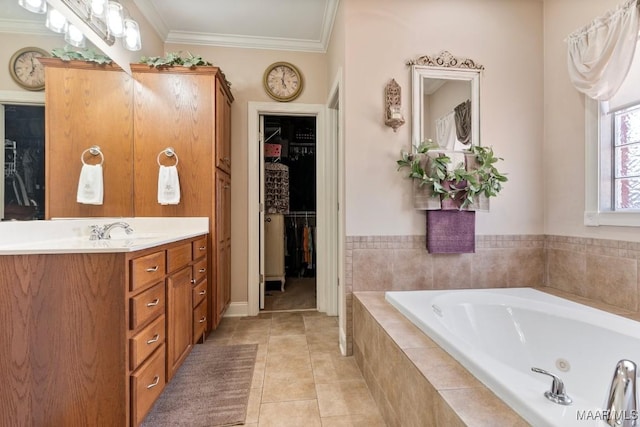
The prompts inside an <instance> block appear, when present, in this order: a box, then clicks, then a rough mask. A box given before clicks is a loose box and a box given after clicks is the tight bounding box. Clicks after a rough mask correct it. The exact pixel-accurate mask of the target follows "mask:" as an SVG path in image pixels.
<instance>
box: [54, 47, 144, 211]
mask: <svg viewBox="0 0 640 427" xmlns="http://www.w3.org/2000/svg"><path fill="white" fill-rule="evenodd" d="M44 61H46V68H45V70H46V85H47V90H46V93H45V97H46V101H45V102H46V108H45V133H46V137H45V138H46V143H45V158H46V165H45V167H46V173H45V186H46V192H45V216H46V218H47V219H49V218H52V217H96V216H100V217H103V216H109V217H129V216H133V200H132V197H131V194H132V190H133V159H132V145H131V143H132V139H133V81H132V79H131V77H130V76H129V75H128V74H126V73H125V72H123V71H119V70H118V71H116V70H112V69H110V67H104V69H103V68H97V67H95V66H91V65H87V64H86V63H84V62H80V63H78V62H75V61H72V62H63V61H58V60H56V59H53V58H47V59H45V60H44ZM93 145H97V146H99V147H100V150H101V152H102V154H103V156H104V162H103V164H102V177H103V191H104V197H103V203H102V204H101V205H91V204H80V203H78V202H77V201H76V194H77V188H78V180H79V178H80V170H81V169H82V160H81V157H82V158H84V161H85V162H86V163H87V164H98V163H100V162H101V161H102V159H101V157H100V156H99V155H92V154H91V153H89V152H88V151H87V152H85V150H88V149H89V148H90V147H91V146H93ZM83 152H85V153H84V156H83V155H82V153H83Z"/></svg>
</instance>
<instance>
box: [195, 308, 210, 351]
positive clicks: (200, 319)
mask: <svg viewBox="0 0 640 427" xmlns="http://www.w3.org/2000/svg"><path fill="white" fill-rule="evenodd" d="M206 330H207V303H206V302H205V301H203V302H202V303H200V305H199V306H197V307H196V308H194V309H193V342H194V343H196V342H198V340H199V339H200V337H202V334H204V331H206Z"/></svg>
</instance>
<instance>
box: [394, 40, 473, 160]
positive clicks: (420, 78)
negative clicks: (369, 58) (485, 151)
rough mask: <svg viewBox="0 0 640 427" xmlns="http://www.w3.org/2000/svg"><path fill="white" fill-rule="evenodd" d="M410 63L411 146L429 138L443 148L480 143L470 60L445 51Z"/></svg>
mask: <svg viewBox="0 0 640 427" xmlns="http://www.w3.org/2000/svg"><path fill="white" fill-rule="evenodd" d="M406 64H407V65H409V66H411V90H412V93H411V103H412V105H411V115H412V120H411V145H412V146H413V147H414V150H415V147H417V146H419V145H420V144H421V143H422V142H424V141H426V140H428V139H431V140H433V141H434V142H437V143H438V145H440V148H441V149H443V150H447V151H460V150H463V149H465V148H468V147H469V146H470V145H480V72H481V71H482V70H483V69H484V67H483V66H482V65H480V64H478V63H476V62H475V61H473V60H472V59H469V58H460V57H456V56H453V55H452V54H451V53H449V52H447V51H442V52H440V53H439V54H438V55H437V56H429V55H424V56H420V57H418V58H416V59H412V60H409V61H407V62H406Z"/></svg>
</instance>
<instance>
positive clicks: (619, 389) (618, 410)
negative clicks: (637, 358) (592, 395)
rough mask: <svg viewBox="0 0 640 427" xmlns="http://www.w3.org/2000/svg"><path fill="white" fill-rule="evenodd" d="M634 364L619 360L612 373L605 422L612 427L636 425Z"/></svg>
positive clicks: (631, 426)
mask: <svg viewBox="0 0 640 427" xmlns="http://www.w3.org/2000/svg"><path fill="white" fill-rule="evenodd" d="M637 405H638V403H637V400H636V364H635V363H634V362H632V361H630V360H624V359H623V360H621V361H619V362H618V364H617V365H616V369H615V371H614V372H613V379H612V380H611V386H610V387H609V396H608V398H607V408H606V409H605V413H604V415H605V421H606V422H607V424H608V425H610V426H612V427H633V426H636V425H638V424H637V421H638V420H637V417H638V412H637Z"/></svg>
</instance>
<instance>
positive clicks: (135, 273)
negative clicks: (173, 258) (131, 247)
mask: <svg viewBox="0 0 640 427" xmlns="http://www.w3.org/2000/svg"><path fill="white" fill-rule="evenodd" d="M164 256H165V254H164V251H161V252H155V253H152V254H149V255H145V256H143V257H140V258H136V259H134V260H132V261H131V284H130V286H129V289H130V290H131V291H135V290H136V289H141V288H143V287H144V286H145V285H148V284H150V283H152V282H157V281H159V280H162V279H163V278H164V273H165V259H164Z"/></svg>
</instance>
